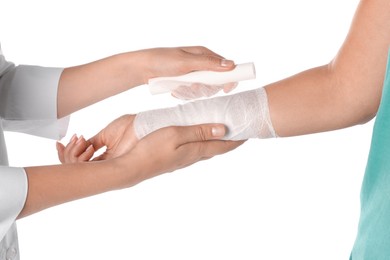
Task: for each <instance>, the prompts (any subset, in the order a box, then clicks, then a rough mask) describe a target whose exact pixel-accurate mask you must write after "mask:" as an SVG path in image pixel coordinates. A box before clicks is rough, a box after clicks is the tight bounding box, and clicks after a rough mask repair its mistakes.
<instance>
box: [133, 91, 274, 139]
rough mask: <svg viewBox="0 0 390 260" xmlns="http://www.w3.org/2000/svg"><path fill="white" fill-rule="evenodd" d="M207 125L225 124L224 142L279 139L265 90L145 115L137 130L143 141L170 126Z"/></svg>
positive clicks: (138, 118)
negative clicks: (151, 134) (145, 137)
mask: <svg viewBox="0 0 390 260" xmlns="http://www.w3.org/2000/svg"><path fill="white" fill-rule="evenodd" d="M207 123H221V124H224V125H225V126H226V127H227V133H226V135H225V137H224V138H223V139H224V140H246V139H249V138H271V137H276V133H275V131H274V129H273V126H272V123H271V118H270V115H269V108H268V100H267V93H266V91H265V89H264V88H259V89H255V90H251V91H246V92H241V93H238V94H235V95H229V96H222V97H216V98H211V99H204V100H198V101H194V102H190V103H186V104H184V105H179V106H176V107H171V108H164V109H157V110H150V111H146V112H141V113H139V114H137V116H136V118H135V120H134V129H135V134H136V136H137V137H138V139H141V138H143V137H144V136H146V135H148V134H149V133H151V132H153V131H156V130H158V129H160V128H163V127H167V126H188V125H198V124H207Z"/></svg>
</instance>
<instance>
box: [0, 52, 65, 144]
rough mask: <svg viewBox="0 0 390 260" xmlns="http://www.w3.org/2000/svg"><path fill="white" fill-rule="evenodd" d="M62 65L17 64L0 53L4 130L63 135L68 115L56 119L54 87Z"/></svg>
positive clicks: (0, 98) (0, 100)
mask: <svg viewBox="0 0 390 260" xmlns="http://www.w3.org/2000/svg"><path fill="white" fill-rule="evenodd" d="M62 71H63V69H62V68H45V67H39V66H29V65H19V66H15V65H14V64H12V63H10V62H7V61H6V60H5V58H4V56H3V55H2V54H1V53H0V113H1V114H0V117H1V118H2V120H3V122H2V125H3V129H4V130H5V131H15V132H22V133H26V134H32V135H37V136H41V137H47V138H52V139H60V138H62V137H63V136H64V135H65V133H66V130H67V126H68V122H69V117H65V118H62V119H57V89H58V82H59V79H60V76H61V73H62Z"/></svg>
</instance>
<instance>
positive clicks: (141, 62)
mask: <svg viewBox="0 0 390 260" xmlns="http://www.w3.org/2000/svg"><path fill="white" fill-rule="evenodd" d="M118 56H119V57H120V59H121V61H120V64H122V69H121V70H122V72H123V73H124V76H125V77H127V80H126V81H127V82H129V85H130V88H131V87H135V86H139V85H144V84H147V83H148V79H149V77H148V72H147V69H148V68H147V65H146V64H147V57H146V56H147V55H146V53H145V52H144V51H133V52H126V53H122V54H119V55H118Z"/></svg>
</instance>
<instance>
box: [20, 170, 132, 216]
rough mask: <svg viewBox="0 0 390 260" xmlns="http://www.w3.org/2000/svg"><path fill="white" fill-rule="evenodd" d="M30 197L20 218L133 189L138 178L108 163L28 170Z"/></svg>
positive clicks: (28, 196)
mask: <svg viewBox="0 0 390 260" xmlns="http://www.w3.org/2000/svg"><path fill="white" fill-rule="evenodd" d="M25 170H26V173H27V176H28V187H29V188H28V195H27V200H26V203H25V206H24V208H23V210H22V212H21V213H20V215H19V218H21V217H25V216H28V215H31V214H34V213H37V212H39V211H41V210H44V209H46V208H49V207H52V206H56V205H59V204H62V203H66V202H70V201H73V200H77V199H81V198H85V197H88V196H92V195H96V194H100V193H103V192H107V191H111V190H116V189H120V188H125V187H129V186H132V185H135V184H136V183H138V182H139V180H138V177H137V175H136V174H133V173H126V174H124V171H123V170H119V165H116V164H112V163H106V162H92V163H76V164H64V165H53V166H39V167H27V168H26V169H25Z"/></svg>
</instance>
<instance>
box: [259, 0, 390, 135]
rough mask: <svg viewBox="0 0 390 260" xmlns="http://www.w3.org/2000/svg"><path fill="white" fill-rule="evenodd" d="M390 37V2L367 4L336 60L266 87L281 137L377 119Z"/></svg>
mask: <svg viewBox="0 0 390 260" xmlns="http://www.w3.org/2000/svg"><path fill="white" fill-rule="evenodd" d="M389 31H390V2H389V1H386V0H362V1H361V2H360V3H359V6H358V8H357V10H356V13H355V16H354V19H353V22H352V24H351V27H350V30H349V33H348V35H347V37H346V39H345V41H344V43H343V45H342V46H341V48H340V50H339V52H338V53H337V55H336V56H335V57H334V59H333V60H331V61H330V62H329V63H328V64H325V65H323V66H319V67H317V68H312V69H309V70H307V71H303V72H301V73H299V74H297V75H294V76H292V77H289V78H286V79H283V80H281V81H278V82H275V83H272V84H270V85H268V86H266V90H267V94H268V100H269V108H270V114H271V120H272V123H273V126H274V129H275V131H276V132H277V133H278V135H279V136H296V135H303V134H309V133H316V132H324V131H330V130H336V129H340V128H345V127H349V126H353V125H356V124H362V123H365V122H367V121H369V120H370V119H372V118H373V117H374V116H375V114H376V112H377V110H378V106H379V102H380V98H381V94H382V84H383V79H384V74H385V69H386V60H387V54H388V49H389V44H390V33H389Z"/></svg>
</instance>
